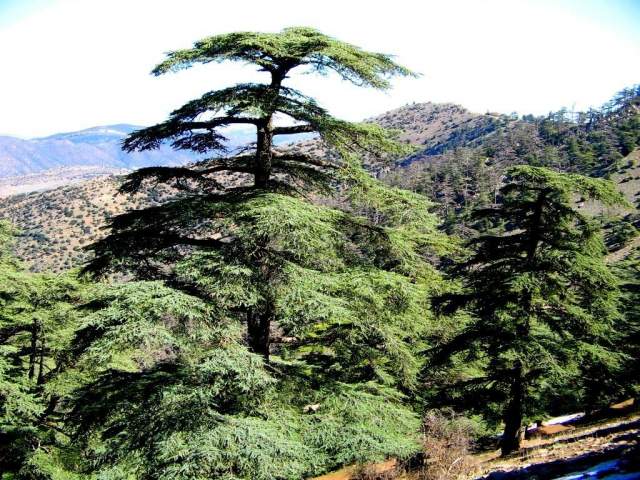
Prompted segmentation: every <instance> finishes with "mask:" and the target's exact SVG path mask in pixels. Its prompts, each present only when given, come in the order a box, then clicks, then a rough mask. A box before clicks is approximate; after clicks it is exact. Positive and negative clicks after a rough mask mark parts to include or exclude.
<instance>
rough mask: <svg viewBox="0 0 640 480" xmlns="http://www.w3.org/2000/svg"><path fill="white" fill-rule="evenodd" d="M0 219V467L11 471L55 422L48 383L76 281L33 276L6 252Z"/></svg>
mask: <svg viewBox="0 0 640 480" xmlns="http://www.w3.org/2000/svg"><path fill="white" fill-rule="evenodd" d="M14 234H15V232H14V231H13V229H12V228H11V227H10V226H9V225H8V224H7V223H6V222H0V471H3V472H4V471H7V472H12V471H14V472H15V471H17V470H19V468H20V467H21V465H22V463H23V462H24V461H25V459H26V458H28V457H29V455H31V454H32V453H33V452H34V451H36V450H37V449H38V448H39V446H40V445H41V444H42V443H45V442H47V440H48V439H49V438H50V437H51V434H52V432H53V430H52V429H51V428H50V426H51V425H57V426H58V427H59V425H60V423H59V422H60V420H61V419H60V418H59V416H57V415H56V413H55V412H54V410H55V407H56V404H57V402H58V400H59V396H58V393H57V392H56V391H55V389H51V388H50V386H51V385H50V382H51V381H53V380H54V379H55V376H56V375H57V373H58V371H59V370H60V369H61V368H62V366H63V365H65V363H66V359H67V355H68V346H69V343H70V341H71V338H72V336H73V329H74V326H75V321H76V320H77V317H76V315H75V314H74V311H73V309H74V305H75V304H76V303H77V302H78V298H79V295H80V285H79V284H78V282H77V281H76V280H75V279H73V278H72V277H71V276H70V275H60V276H58V275H51V274H42V273H39V274H33V273H30V272H28V271H26V270H25V269H24V268H23V267H22V266H21V265H20V263H19V262H17V261H16V259H15V258H14V257H13V255H12V253H11V251H10V245H11V243H12V236H13V235H14Z"/></svg>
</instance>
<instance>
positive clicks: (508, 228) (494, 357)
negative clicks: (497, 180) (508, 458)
mask: <svg viewBox="0 0 640 480" xmlns="http://www.w3.org/2000/svg"><path fill="white" fill-rule="evenodd" d="M501 194H502V197H503V198H502V204H501V205H500V206H498V207H497V208H492V209H485V210H480V211H478V212H477V213H476V215H477V216H479V217H484V218H487V219H488V220H490V221H491V222H493V224H494V225H495V227H496V230H494V231H490V232H488V233H486V234H483V235H481V236H479V237H478V238H476V239H474V240H472V241H471V244H470V247H472V249H473V255H472V256H471V257H470V258H469V259H468V260H467V261H466V263H464V265H462V266H461V268H462V269H463V270H464V272H465V275H464V277H463V279H462V280H463V286H462V289H461V290H460V292H458V293H454V294H448V295H446V296H444V297H443V298H442V299H441V301H442V302H443V303H442V305H443V308H445V310H447V309H448V310H450V311H455V310H457V309H458V308H461V307H466V308H467V309H468V311H469V312H470V313H471V314H472V317H471V318H470V319H469V320H468V321H467V322H466V323H465V325H464V326H463V328H462V329H461V330H460V332H459V333H458V334H457V335H456V336H454V337H453V338H452V339H449V340H447V341H445V342H444V343H443V344H441V345H440V346H438V347H437V348H436V349H435V350H434V352H433V355H432V358H431V368H434V369H435V368H436V367H437V365H439V364H441V363H442V362H448V361H451V360H452V359H454V360H455V359H458V361H465V362H473V364H474V365H475V371H469V372H468V373H467V375H465V377H463V378H461V379H460V380H461V382H458V383H457V385H451V386H446V387H444V388H445V390H444V391H443V393H446V394H447V395H448V396H449V401H453V400H454V399H455V398H456V396H458V395H462V400H464V396H467V395H469V394H470V393H472V394H473V395H474V400H473V403H472V404H466V405H467V406H468V407H471V408H474V407H472V405H473V404H475V405H476V407H475V408H478V409H480V411H482V412H483V413H485V415H487V416H488V417H489V418H491V416H492V415H495V414H497V415H498V418H500V417H501V419H502V420H503V421H504V422H505V434H504V440H503V452H505V453H508V452H510V451H511V450H512V449H513V448H517V446H518V444H519V440H518V435H519V431H520V430H521V428H522V421H523V419H525V418H533V417H534V416H537V415H540V414H542V413H543V412H544V411H545V408H546V407H547V404H545V402H546V401H548V399H549V398H552V397H553V396H554V392H556V391H557V389H558V388H559V387H560V386H563V385H564V386H566V385H572V384H573V385H574V388H575V387H576V383H577V384H578V385H583V394H584V395H586V398H584V399H583V400H582V403H583V404H586V405H587V406H593V403H592V399H593V398H597V397H598V396H599V395H598V393H602V388H600V389H599V390H598V392H595V391H594V389H595V388H597V387H598V385H596V384H593V385H589V384H588V382H581V380H580V379H581V378H589V376H590V375H589V372H593V371H595V370H597V371H598V372H599V374H598V377H597V378H599V379H600V381H602V379H604V378H606V377H607V375H608V376H609V377H611V375H612V372H613V371H615V369H616V368H618V367H619V365H620V362H621V360H622V358H621V357H620V355H619V354H618V353H617V352H616V351H615V347H614V345H615V334H614V333H613V332H614V331H615V330H614V325H615V322H616V321H617V319H618V318H619V317H618V312H617V298H618V290H617V282H616V279H615V277H614V276H613V275H612V273H611V272H610V271H609V269H608V268H607V267H606V265H605V263H604V261H603V256H604V253H605V249H604V244H603V242H602V239H601V237H600V236H599V235H598V232H597V229H596V228H595V226H594V225H593V224H592V222H590V221H589V219H588V218H587V217H585V216H584V215H582V214H581V213H579V212H578V210H577V209H576V207H575V206H574V203H573V198H574V195H576V194H580V195H583V196H585V197H588V198H593V199H596V200H599V201H602V202H604V203H607V204H614V203H620V202H623V199H622V196H621V194H620V193H618V192H617V191H616V190H615V187H614V186H613V185H612V184H611V183H608V182H606V181H603V180H596V179H591V178H586V177H582V176H580V175H574V174H560V173H556V172H553V171H551V170H548V169H545V168H541V167H528V166H520V167H514V168H511V169H509V170H508V171H507V179H506V183H505V185H504V187H503V188H502V189H501ZM461 355H462V356H461ZM601 385H602V384H601ZM438 388H439V389H440V388H442V387H438ZM447 388H451V392H446V389H447ZM458 388H462V390H458ZM479 395H480V396H481V397H480V398H485V399H486V401H485V402H478V396H479ZM494 418H495V417H494Z"/></svg>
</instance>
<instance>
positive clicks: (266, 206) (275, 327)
mask: <svg viewBox="0 0 640 480" xmlns="http://www.w3.org/2000/svg"><path fill="white" fill-rule="evenodd" d="M224 60H231V61H234V60H238V61H244V62H249V63H252V64H255V65H256V66H257V67H258V68H259V69H260V70H262V71H265V72H266V73H267V74H268V75H269V77H270V82H269V83H265V84H241V85H237V86H235V87H231V88H228V89H223V90H219V91H215V92H210V93H208V94H205V95H204V96H203V97H202V98H200V99H198V100H194V101H192V102H189V103H188V104H186V105H185V106H184V107H182V108H180V109H178V110H176V111H175V112H174V113H173V114H172V115H171V117H170V119H169V120H168V121H167V122H164V123H162V124H160V125H156V126H154V127H150V128H148V129H144V130H141V131H139V132H136V133H134V134H133V135H131V136H130V137H129V138H128V139H127V141H126V142H125V148H127V149H130V150H137V149H147V148H155V147H156V146H158V145H159V144H160V143H161V142H163V141H165V140H169V141H171V142H172V143H173V145H174V147H176V148H187V149H192V150H195V151H198V152H202V153H203V154H207V155H208V156H211V158H206V159H204V160H202V161H201V162H198V163H196V164H194V165H189V166H186V167H179V168H170V167H166V168H165V167H154V168H147V169H142V170H139V171H137V172H134V173H132V174H131V175H129V176H128V178H127V180H126V181H125V183H124V184H123V191H124V192H134V191H137V190H139V189H142V188H146V187H147V186H149V185H153V184H154V182H158V183H162V184H166V185H168V186H169V187H171V188H172V189H173V190H174V192H175V196H174V198H172V199H171V200H168V201H166V202H165V203H162V204H161V205H158V206H155V207H151V208H146V209H143V210H137V211H130V212H128V213H126V214H124V215H121V216H119V217H116V218H115V219H114V220H113V222H112V224H111V233H110V234H109V235H108V236H107V237H106V238H105V239H104V240H101V241H99V242H97V243H96V244H94V245H93V246H92V247H91V248H92V250H93V251H94V252H95V254H96V255H95V258H94V260H93V261H92V262H90V264H89V265H88V266H87V268H86V271H87V272H89V273H94V274H102V275H105V274H109V273H111V272H116V273H119V272H127V273H132V274H133V275H134V276H135V277H136V278H137V279H139V280H142V281H141V282H136V283H131V284H130V285H129V286H125V287H122V290H121V291H120V292H119V293H117V294H116V295H112V296H111V297H109V298H107V299H106V300H101V301H100V302H98V303H97V304H96V310H95V313H94V314H92V315H91V316H90V317H88V318H87V323H86V325H85V326H84V327H83V328H81V329H80V330H79V331H78V332H77V335H76V340H75V345H76V347H74V349H73V352H74V358H75V359H76V360H75V362H76V363H75V365H77V367H74V368H79V369H80V370H81V371H86V369H87V368H89V366H92V365H93V366H95V372H93V373H92V374H91V375H90V378H89V379H88V380H87V381H86V382H85V383H84V384H83V387H82V388H80V389H77V390H76V391H75V392H74V395H71V396H70V397H68V398H67V403H66V405H68V406H69V407H68V408H70V409H71V413H70V414H69V415H68V419H69V423H68V428H69V430H70V431H71V433H72V437H74V438H77V440H74V442H72V445H73V446H74V448H76V449H80V450H81V451H82V452H84V453H83V455H85V458H84V459H85V460H86V462H85V463H83V465H86V466H87V467H86V468H87V470H88V471H91V472H100V474H101V475H103V476H105V477H107V478H111V476H113V477H117V476H118V475H119V474H120V473H121V472H127V473H128V472H135V475H136V477H137V478H168V477H170V478H228V479H230V480H231V479H245V478H251V479H265V480H266V479H298V478H304V477H306V476H311V475H313V474H319V473H322V472H324V471H327V470H329V469H332V468H335V467H337V466H340V465H343V464H348V463H354V462H365V461H372V460H378V459H383V458H386V457H388V456H395V457H408V456H410V455H411V454H413V453H415V452H416V451H417V450H418V448H419V446H418V443H417V430H418V426H419V422H418V421H417V420H418V419H417V416H416V414H415V413H414V411H413V410H412V409H411V407H410V406H409V404H408V403H409V402H408V401H407V398H406V396H405V395H406V393H407V392H410V391H411V390H412V389H414V388H415V387H416V377H417V374H418V372H419V370H420V367H421V357H420V355H419V352H420V350H422V349H423V348H424V345H423V344H422V343H421V341H420V339H421V338H424V337H425V336H426V332H427V331H428V330H429V329H430V328H434V327H433V325H432V323H431V320H432V317H431V315H430V313H429V298H430V297H431V295H432V294H433V292H434V291H440V290H441V289H442V280H441V278H440V275H439V274H438V272H437V270H436V269H435V268H434V266H433V260H434V259H435V257H436V255H437V254H438V252H440V251H443V250H444V248H445V245H444V244H445V243H446V242H445V240H446V239H445V238H444V237H443V236H442V235H441V234H439V233H438V232H437V223H438V222H437V218H436V217H435V216H434V215H433V214H432V213H430V207H431V205H430V204H429V202H427V201H426V200H425V199H424V198H423V197H421V196H419V195H415V194H412V193H410V192H406V191H402V190H398V189H392V188H387V187H384V186H383V185H382V184H381V183H379V182H378V181H377V180H375V179H374V178H372V177H371V176H370V175H369V174H368V173H367V172H366V171H365V170H364V169H363V168H362V166H361V164H362V161H363V159H362V157H363V156H369V155H382V156H389V157H390V158H393V156H395V155H399V154H402V153H404V152H406V150H407V148H406V147H405V146H403V145H400V144H398V143H396V142H395V141H394V139H393V135H392V134H391V133H390V132H388V131H385V130H384V129H382V128H380V127H378V126H375V125H369V124H352V123H348V122H343V121H341V120H337V119H335V118H333V117H331V116H330V115H329V114H328V113H327V112H326V111H325V110H324V109H322V108H321V107H319V106H318V105H317V104H316V103H315V102H314V101H313V100H312V99H310V98H307V97H305V96H303V95H302V94H301V93H299V92H295V91H293V90H292V89H290V88H288V87H286V86H284V85H283V82H284V81H285V80H286V77H287V76H288V75H289V74H290V73H291V71H292V70H293V69H295V68H299V69H300V70H304V69H305V68H306V69H307V70H311V71H316V72H319V73H325V72H328V71H335V72H336V73H337V74H338V75H339V76H341V77H342V78H344V79H346V80H349V81H351V82H353V83H355V84H357V85H363V86H371V87H374V88H379V89H385V88H387V87H388V86H389V84H388V82H387V79H386V78H387V77H388V76H390V75H395V74H409V72H408V71H407V70H405V69H403V68H402V67H399V66H398V65H396V64H395V63H393V62H392V61H391V59H390V58H389V57H388V56H386V55H381V54H376V53H369V52H365V51H362V50H360V49H359V48H357V47H354V46H352V45H349V44H345V43H343V42H339V41H337V40H335V39H332V38H330V37H327V36H325V35H322V34H320V33H319V32H317V31H315V30H312V29H307V28H291V29H286V30H284V31H283V32H281V33H275V34H261V33H238V34H228V35H220V36H215V37H211V38H209V39H205V40H203V41H201V42H197V43H196V44H195V46H194V48H193V49H190V50H187V51H179V52H174V53H171V54H169V56H168V59H167V60H166V61H165V62H164V63H162V64H161V65H159V66H158V67H157V68H156V69H155V70H154V72H155V73H158V74H159V73H164V72H165V71H168V70H175V69H179V68H183V67H188V66H190V65H192V64H194V63H208V62H218V61H224ZM279 121H283V122H284V123H283V124H282V125H280V126H279V125H278V122H279ZM237 123H240V124H248V125H252V126H254V127H255V129H256V142H255V144H254V145H250V146H248V147H247V149H245V150H243V151H242V152H239V153H237V154H235V153H234V154H231V153H230V152H226V150H225V147H224V139H223V136H222V135H223V133H224V130H223V127H225V126H228V125H231V124H237ZM298 132H315V133H316V134H317V135H318V138H317V139H315V140H314V142H316V145H315V147H316V148H313V149H308V150H301V149H300V148H298V147H295V146H294V147H286V148H285V147H275V146H274V145H273V138H274V137H277V136H278V135H284V134H294V133H298ZM314 152H315V153H314ZM136 292H137V293H136ZM154 292H155V293H154ZM158 292H161V293H162V297H163V298H164V297H166V300H164V301H161V302H160V303H159V304H158V305H164V310H163V308H161V307H154V306H153V305H154V304H155V303H157V302H158V298H157V293H158ZM172 298H174V299H172ZM132 299H133V300H135V301H132ZM172 304H174V306H171V305H172ZM191 306H198V308H201V311H200V312H198V313H196V314H190V313H188V312H189V309H191ZM101 352H115V353H116V355H115V357H114V359H112V358H110V357H109V355H111V353H102V354H101ZM82 365H84V366H82ZM70 371H71V370H70ZM70 374H71V373H70ZM309 406H314V407H313V408H312V409H309V408H307V407H309ZM61 451H65V452H67V451H69V449H68V448H63V449H62V450H61ZM74 458H75V457H74ZM72 469H73V468H72ZM118 472H120V473H118Z"/></svg>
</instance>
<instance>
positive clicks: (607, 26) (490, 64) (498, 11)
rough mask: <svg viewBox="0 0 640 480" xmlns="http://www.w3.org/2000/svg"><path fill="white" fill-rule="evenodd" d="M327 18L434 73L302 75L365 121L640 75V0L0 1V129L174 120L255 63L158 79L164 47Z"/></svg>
mask: <svg viewBox="0 0 640 480" xmlns="http://www.w3.org/2000/svg"><path fill="white" fill-rule="evenodd" d="M294 25H305V26H312V27H316V28H318V29H320V30H322V31H323V32H325V33H327V34H330V35H333V36H335V37H338V38H340V39H342V40H345V41H349V42H352V43H355V44H357V45H359V46H361V47H363V48H365V49H368V50H375V51H382V52H385V53H391V54H394V55H396V56H397V60H398V61H399V62H400V63H402V64H404V65H406V66H408V67H410V68H412V69H414V70H415V71H418V72H420V73H421V74H422V77H420V78H419V79H402V80H398V81H395V82H394V88H393V90H391V91H390V92H388V93H381V92H377V91H367V90H364V89H358V88H356V87H353V86H350V85H348V84H346V83H344V82H341V81H340V80H339V79H337V78H335V77H331V76H330V77H328V78H314V77H312V76H300V77H297V78H294V79H292V80H291V82H290V83H289V85H290V86H293V87H296V88H299V89H301V90H302V91H303V92H304V93H306V94H309V95H312V96H315V97H316V98H317V99H318V100H319V101H320V103H321V104H323V105H324V106H326V107H328V108H329V110H330V111H331V112H332V113H334V114H335V115H338V116H340V117H343V118H346V119H349V120H360V119H363V118H366V117H370V116H372V115H376V114H379V113H382V112H384V111H385V110H389V109H391V108H395V107H399V106H401V105H404V104H406V103H410V102H413V101H416V102H426V101H432V102H454V103H459V104H462V105H463V106H465V107H467V108H469V109H470V110H472V111H476V112H486V111H498V112H505V113H509V112H512V111H517V112H519V113H534V114H544V113H547V112H548V111H550V110H556V109H558V108H560V107H562V106H567V107H570V108H571V107H572V106H573V105H575V107H576V108H578V109H583V108H587V107H589V106H597V105H599V104H601V103H603V102H604V101H605V100H607V99H608V98H609V97H610V96H612V95H613V94H614V93H615V92H617V91H618V90H620V89H621V88H623V87H625V86H630V85H633V84H635V83H639V82H640V0H529V1H525V0H522V1H520V0H503V1H499V0H495V1H492V0H446V1H445V0H439V1H427V0H411V1H408V0H385V1H376V0H367V1H358V0H323V1H319V2H310V1H304V0H291V1H289V0H227V1H221V0H179V1H178V0H0V62H1V63H0V65H1V67H0V134H8V135H16V136H22V137H33V136H41V135H46V134H51V133H56V132H62V131H72V130H78V129H82V128H87V127H91V126H95V125H104V124H111V123H133V124H138V125H149V124H152V123H155V122H159V121H162V120H163V119H164V118H165V117H166V115H167V114H168V113H169V112H170V111H171V110H173V109H174V108H176V107H178V106H180V105H182V104H183V103H184V102H185V101H187V100H189V99H191V98H194V97H197V96H199V95H200V94H202V93H204V92H205V91H208V90H213V89H216V88H220V87H223V86H227V85H230V84H232V83H235V82H238V81H240V82H246V81H251V80H260V79H262V78H263V77H262V76H261V74H258V73H255V72H254V71H253V69H251V68H249V67H243V66H240V65H230V64H216V65H206V66H198V67H195V68H193V69H191V70H187V71H184V72H180V73H175V74H167V75H164V76H162V77H153V76H151V75H150V74H149V72H150V70H151V68H152V67H153V66H154V65H155V64H156V63H158V62H160V61H161V60H162V59H163V52H166V51H168V50H173V49H177V48H185V47H188V46H189V45H190V44H191V43H192V42H193V41H195V40H197V39H199V38H202V37H205V36H208V35H213V34H218V33H223V32H230V31H235V30H261V31H278V30H280V29H281V28H283V27H287V26H294Z"/></svg>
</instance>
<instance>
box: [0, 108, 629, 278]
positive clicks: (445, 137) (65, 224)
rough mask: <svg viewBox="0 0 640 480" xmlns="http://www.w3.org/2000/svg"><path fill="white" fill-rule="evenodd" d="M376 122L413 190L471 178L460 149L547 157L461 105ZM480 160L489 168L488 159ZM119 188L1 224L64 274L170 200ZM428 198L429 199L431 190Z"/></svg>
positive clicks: (20, 207)
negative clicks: (402, 146) (119, 226)
mask: <svg viewBox="0 0 640 480" xmlns="http://www.w3.org/2000/svg"><path fill="white" fill-rule="evenodd" d="M372 121H375V122H377V123H380V124H382V125H384V126H386V127H390V128H396V129H399V130H400V131H401V138H402V139H403V140H404V141H407V142H410V143H412V144H414V145H416V146H417V147H418V152H417V153H416V154H414V155H412V156H411V157H410V158H409V159H402V160H400V161H398V162H395V163H394V164H392V165H386V164H385V165H381V164H374V165H371V167H372V169H373V170H374V171H376V172H378V173H381V174H382V176H383V178H386V179H387V180H389V181H391V180H394V179H395V180H398V179H400V180H402V182H400V183H401V184H402V185H403V186H406V187H409V188H414V187H415V186H416V185H419V184H420V182H422V181H423V178H422V176H421V175H422V174H423V173H422V171H423V169H424V167H425V166H426V167H430V166H434V167H436V169H439V168H441V167H450V168H453V169H454V170H455V169H459V170H460V172H458V173H459V174H460V175H464V174H465V171H464V165H463V164H457V163H455V162H453V161H454V160H456V159H455V158H454V157H452V156H451V155H452V152H456V151H458V150H459V149H462V150H464V151H466V150H468V151H472V152H475V153H476V154H478V155H479V154H480V153H482V154H484V150H486V149H490V150H492V152H493V153H492V155H493V158H492V161H494V162H497V164H500V165H508V164H512V163H523V162H528V161H531V160H530V159H531V158H534V159H535V157H531V156H530V155H531V152H536V151H543V152H544V144H543V140H542V139H541V138H540V137H539V134H538V133H537V131H536V129H535V128H534V127H535V125H534V124H532V123H530V122H524V121H521V120H517V119H514V118H511V117H508V116H504V115H502V116H499V115H493V114H485V115H479V114H473V113H470V112H469V111H467V110H465V109H464V108H462V107H459V106H455V105H449V104H445V105H437V104H432V103H426V104H413V105H407V106H405V107H402V108H399V109H396V110H392V111H390V112H387V113H385V114H383V115H381V116H379V117H376V118H374V119H372ZM64 135H65V136H68V135H71V138H69V137H67V138H66V139H65V141H67V142H74V141H80V142H81V143H82V144H83V145H88V144H90V142H91V141H94V139H92V138H91V136H92V133H91V132H88V131H87V132H85V133H84V134H83V135H85V137H84V138H82V139H81V140H77V139H75V138H73V136H74V135H75V134H64ZM56 137H58V136H56ZM98 143H100V139H99V138H98ZM458 147H459V148H458ZM295 148H299V149H303V150H308V151H313V150H315V151H316V153H321V149H322V147H321V145H320V143H319V142H318V141H317V139H307V140H304V141H301V142H299V143H297V144H295ZM438 152H440V153H438ZM463 153H464V152H463ZM465 155H466V154H465ZM478 158H480V160H482V162H485V157H484V156H482V155H480V156H479V157H478ZM456 161H457V160H456ZM620 165H621V167H620V169H619V170H618V171H617V172H616V173H615V174H613V175H612V179H613V180H614V181H616V183H618V184H619V185H620V189H621V191H623V192H624V193H625V194H626V195H627V197H628V198H629V200H631V201H632V202H634V203H635V202H637V201H638V200H640V197H639V194H640V153H639V152H638V151H635V152H633V153H632V154H631V155H629V156H628V158H626V159H625V160H624V161H622V162H620ZM436 171H437V172H439V170H436ZM500 171H501V170H500V169H499V168H498V169H495V172H494V173H495V178H493V179H489V180H491V181H493V182H497V183H499V179H500ZM454 173H455V172H454ZM438 175H440V174H439V173H438ZM447 175H448V174H447ZM36 177H38V175H36ZM447 178H448V177H447V176H446V175H445V176H442V177H439V176H437V175H436V177H435V181H436V184H435V186H434V188H435V187H437V188H441V187H442V186H443V185H444V186H445V187H446V184H447V181H448V180H447ZM438 182H439V183H438ZM396 183H397V182H396ZM117 184H118V179H117V177H104V178H95V179H92V180H90V181H88V182H84V183H79V184H76V185H68V186H64V187H60V188H56V189H54V190H51V191H45V192H34V193H30V194H22V195H16V196H12V197H10V198H5V199H0V218H8V219H10V220H11V221H12V222H13V223H14V224H15V225H17V226H18V227H19V228H20V229H21V230H22V231H23V237H21V239H20V241H19V242H18V243H17V245H16V251H17V253H18V255H19V256H20V258H22V259H24V260H25V261H26V262H27V263H28V264H29V265H30V267H31V268H32V269H34V270H48V269H52V270H55V271H59V270H62V269H65V268H69V267H71V266H75V265H78V264H79V262H81V261H82V260H83V258H84V253H83V252H82V250H81V247H82V246H84V245H87V244H89V243H91V242H92V241H94V240H95V239H96V238H98V236H100V235H102V231H101V230H100V228H101V227H102V226H104V225H105V224H106V221H107V220H106V219H107V218H108V217H109V216H112V215H115V214H118V213H121V212H123V211H124V210H126V209H129V208H140V207H141V206H143V205H147V204H149V203H152V202H153V201H154V199H155V200H158V199H159V198H164V197H166V196H167V195H169V194H170V192H168V191H162V192H149V193H148V196H144V195H138V196H136V197H133V198H131V197H128V196H125V195H118V194H117ZM422 191H425V190H424V189H423V190H422ZM438 192H440V190H434V194H433V198H434V199H436V200H438V194H439V193H438ZM425 193H427V194H430V193H429V192H428V191H425Z"/></svg>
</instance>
